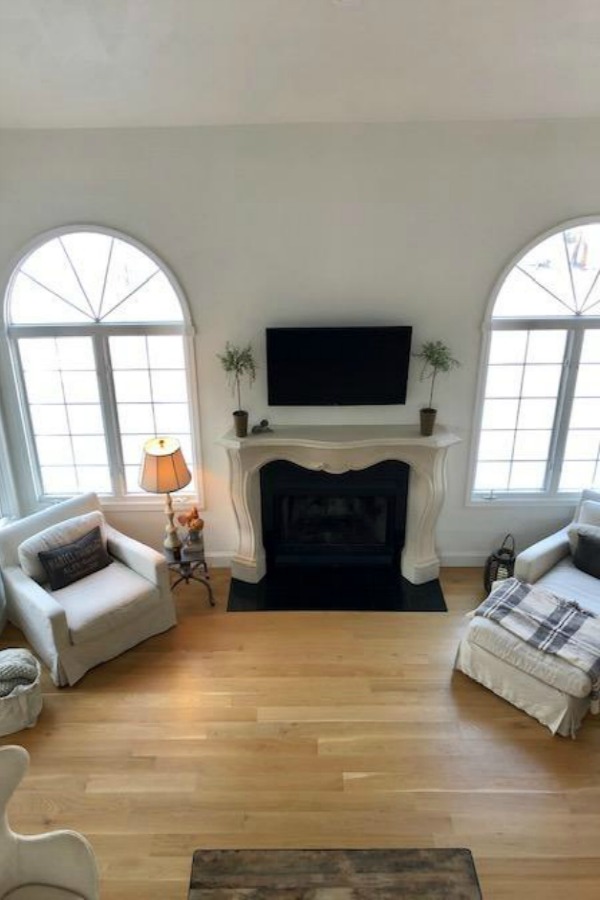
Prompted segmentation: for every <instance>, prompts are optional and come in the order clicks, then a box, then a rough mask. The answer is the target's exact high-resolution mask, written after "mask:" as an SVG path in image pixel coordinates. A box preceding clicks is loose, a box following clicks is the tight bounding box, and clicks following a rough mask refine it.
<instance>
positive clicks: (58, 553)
mask: <svg viewBox="0 0 600 900" xmlns="http://www.w3.org/2000/svg"><path fill="white" fill-rule="evenodd" d="M38 556H39V560H40V562H41V564H42V566H43V567H44V570H45V572H46V575H47V576H48V581H49V582H50V590H52V591H59V590H60V589H61V588H64V587H67V585H69V584H73V582H75V581H80V579H82V578H86V577H87V576H88V575H93V574H94V572H99V571H100V569H105V568H106V566H109V565H110V564H111V562H112V559H111V558H110V556H109V555H108V553H107V552H106V550H105V549H104V544H103V542H102V534H101V532H100V526H98V527H97V528H94V529H93V531H90V532H88V534H84V535H83V537H80V538H78V540H76V541H73V543H72V544H65V545H64V547H56V548H55V549H54V550H42V551H41V552H40V553H39V554H38Z"/></svg>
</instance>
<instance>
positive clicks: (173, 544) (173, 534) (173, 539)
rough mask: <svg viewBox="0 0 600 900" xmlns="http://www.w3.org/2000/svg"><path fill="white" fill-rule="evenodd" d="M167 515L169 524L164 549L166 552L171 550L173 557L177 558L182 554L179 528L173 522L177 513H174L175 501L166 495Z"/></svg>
mask: <svg viewBox="0 0 600 900" xmlns="http://www.w3.org/2000/svg"><path fill="white" fill-rule="evenodd" d="M165 515H166V516H167V519H168V522H167V524H166V526H165V539H164V541H163V547H164V548H165V549H166V550H171V552H172V553H173V555H174V556H177V555H178V554H179V553H180V552H181V541H180V540H179V535H178V534H177V528H176V527H175V522H174V521H173V520H174V518H175V513H174V512H173V501H172V500H171V495H170V494H165Z"/></svg>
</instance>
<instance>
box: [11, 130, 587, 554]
mask: <svg viewBox="0 0 600 900" xmlns="http://www.w3.org/2000/svg"><path fill="white" fill-rule="evenodd" d="M599 158H600V122H598V121H595V120H594V121H583V122H577V121H571V122H567V123H562V124H561V123H493V124H452V125H439V124H432V125H398V126H396V125H382V126H380V125H366V126H323V125H302V126H256V127H238V128H233V127H227V128H222V127H212V128H189V129H157V130H138V131H117V130H114V131H61V132H43V131H40V132H25V131H21V132H17V131H14V132H12V131H5V132H0V289H1V290H2V291H3V290H4V288H5V286H6V282H7V280H8V277H9V274H10V271H11V266H12V263H13V261H14V260H15V259H16V257H17V256H18V254H19V252H20V251H21V250H22V248H23V247H24V245H25V244H27V242H28V241H29V240H30V239H31V238H32V237H33V236H34V235H35V234H36V233H39V232H42V231H44V230H46V229H48V228H51V227H53V226H56V225H61V224H66V223H73V222H89V223H100V224H103V225H107V226H112V227H114V228H118V229H121V230H123V231H124V232H126V233H129V234H131V235H132V236H134V237H135V238H137V239H139V240H140V241H142V242H144V243H146V244H147V245H148V246H149V247H151V248H153V249H154V250H155V251H156V252H157V253H158V254H159V255H160V256H162V258H163V259H165V261H166V262H167V263H168V264H169V265H170V266H171V267H172V268H173V270H174V271H175V273H176V275H177V276H178V277H179V279H180V281H181V284H182V285H183V288H184V290H185V292H186V293H187V296H188V298H189V302H190V306H191V311H192V316H193V318H194V321H195V325H196V328H197V353H198V363H199V366H198V368H199V371H198V376H199V397H200V417H201V423H202V445H203V458H204V478H205V489H206V510H205V518H206V521H207V531H206V540H207V546H208V548H209V550H210V551H211V552H212V553H216V554H227V553H228V552H230V551H231V550H232V549H233V547H234V543H235V522H234V517H233V513H232V509H231V505H230V501H229V495H228V472H227V465H226V457H225V452H224V450H223V449H222V448H220V447H219V446H217V445H216V444H215V441H216V439H217V438H218V437H219V436H220V435H221V434H222V433H223V432H225V431H226V430H227V429H228V427H229V422H230V415H229V414H230V410H231V409H232V408H233V402H232V398H231V396H230V395H229V393H228V391H227V388H226V385H225V382H224V378H223V374H222V371H221V370H220V367H219V364H218V361H217V360H216V356H215V354H216V353H217V352H218V351H220V350H221V349H222V347H223V346H224V344H225V341H226V340H228V339H229V340H232V341H234V342H242V341H247V340H251V341H252V342H253V344H254V347H255V349H256V352H257V356H258V360H259V363H260V365H261V369H260V372H259V378H258V381H257V384H256V386H255V387H254V389H253V390H252V392H251V394H249V395H247V397H246V400H247V405H248V406H249V408H250V410H251V414H252V417H253V419H259V418H261V417H263V416H265V415H266V416H268V417H269V418H270V419H271V421H272V422H273V423H274V424H276V423H277V422H285V421H287V422H316V423H318V422H322V421H336V422H382V421H389V420H392V421H394V422H416V421H417V417H418V408H419V406H420V405H422V402H423V401H424V400H425V398H426V394H427V391H426V386H425V385H423V384H420V383H419V382H418V378H417V374H418V369H417V367H416V366H414V365H413V368H412V373H411V378H410V384H409V394H408V400H407V404H406V406H404V407H379V408H377V407H372V408H339V409H321V410H317V409H295V410H283V409H272V410H269V409H268V408H267V406H266V385H265V367H264V328H265V326H267V325H286V324H318V323H324V324H341V323H347V324H370V323H373V324H376V323H382V324H388V323H389V324H395V323H398V324H410V325H413V326H414V340H415V346H417V347H418V345H419V344H420V343H421V341H422V340H424V339H430V338H431V339H437V338H444V339H445V340H447V342H448V343H449V344H450V346H451V348H452V350H453V352H454V354H455V355H456V356H457V357H458V358H459V359H460V360H462V363H463V366H462V368H461V369H460V370H458V371H457V372H454V373H452V374H451V375H449V376H448V377H447V378H445V379H443V380H440V382H439V393H438V396H437V405H438V407H439V408H440V420H441V421H442V422H443V423H445V424H447V425H449V426H451V427H452V428H453V429H454V430H456V431H457V432H458V433H459V434H460V436H461V437H462V439H463V443H462V445H460V446H459V447H457V448H453V449H452V450H451V451H450V456H449V468H448V475H449V494H448V500H447V503H446V506H445V509H444V511H443V513H442V517H441V520H440V527H439V531H438V538H439V540H438V543H439V548H440V550H441V553H442V555H443V558H444V560H445V561H447V562H456V563H460V562H466V561H469V560H471V561H473V562H475V561H477V560H478V559H480V558H482V557H483V556H485V555H486V554H487V553H488V552H489V550H490V548H491V547H493V546H495V545H496V544H497V543H498V541H499V538H501V537H502V535H503V534H504V533H505V532H506V531H509V530H510V531H513V532H514V533H515V534H516V537H517V540H518V542H519V544H520V545H521V546H523V545H524V544H525V543H526V542H529V541H530V540H531V539H533V538H535V537H537V536H539V535H542V534H544V533H545V532H547V530H548V528H550V527H552V526H553V525H554V524H559V523H562V522H563V521H564V520H566V518H567V517H568V514H569V512H570V509H568V508H565V507H561V506H560V505H553V506H550V507H542V508H541V509H540V508H539V507H538V505H537V504H535V503H532V504H531V506H530V507H529V508H523V507H514V506H513V507H510V508H498V507H489V506H486V507H485V508H483V509H473V508H470V507H468V506H467V505H466V503H465V492H466V477H467V460H468V452H469V443H470V437H471V421H472V416H473V404H474V398H475V391H476V378H477V370H478V355H479V348H480V333H481V324H482V321H483V317H484V312H485V307H486V304H487V301H488V297H489V293H490V291H491V288H492V286H493V283H494V281H495V279H496V277H497V275H498V273H499V272H500V270H501V269H502V267H503V266H504V264H505V263H506V262H507V261H508V260H509V259H510V257H511V256H512V255H513V254H514V253H515V252H517V251H518V250H519V249H520V248H521V247H522V246H523V245H524V244H525V243H526V242H528V241H529V240H530V239H532V238H533V237H534V236H535V235H536V234H538V233H540V232H542V231H544V230H546V229H547V228H549V227H551V226H553V225H555V224H556V223H558V222H561V221H563V220H566V219H569V218H572V217H575V216H579V215H586V214H587V215H591V214H593V213H595V212H600V178H598V159H599ZM0 374H1V376H2V380H1V385H2V397H3V403H4V405H5V406H6V407H7V408H8V409H9V411H10V410H11V409H12V404H13V398H12V396H11V389H10V383H9V381H10V379H9V375H8V371H7V361H6V356H5V353H3V358H2V359H1V360H0ZM10 437H11V442H12V451H13V455H14V457H15V459H20V457H21V453H20V440H19V436H18V433H17V432H16V431H15V429H14V427H13V428H12V431H11V435H10ZM20 478H21V479H23V478H24V473H23V472H21V473H20ZM114 518H115V521H116V522H117V523H119V524H122V525H124V527H126V528H127V530H128V531H130V533H132V534H134V535H137V536H139V537H140V538H142V539H144V540H151V541H153V542H157V541H158V540H159V536H160V529H161V527H162V518H161V515H160V514H158V513H154V514H142V513H136V514H135V515H133V516H131V515H130V516H122V515H121V516H115V517H114Z"/></svg>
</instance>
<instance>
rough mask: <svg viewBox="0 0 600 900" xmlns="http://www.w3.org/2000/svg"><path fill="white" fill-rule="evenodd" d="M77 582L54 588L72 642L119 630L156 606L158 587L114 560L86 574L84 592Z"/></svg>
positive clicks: (82, 641)
mask: <svg viewBox="0 0 600 900" xmlns="http://www.w3.org/2000/svg"><path fill="white" fill-rule="evenodd" d="M81 587H82V585H81V583H80V582H79V581H76V582H74V583H73V584H70V585H68V586H67V587H64V588H61V590H58V591H53V593H52V596H53V597H54V599H55V600H57V601H58V603H60V605H61V606H62V608H63V609H64V611H65V613H66V616H67V624H68V626H69V635H70V637H71V640H72V642H73V643H74V644H83V643H85V641H88V640H94V639H96V638H99V637H102V635H105V634H109V633H110V632H111V631H118V630H119V629H120V628H122V627H124V626H126V625H127V624H128V623H129V621H130V620H131V618H132V617H133V618H136V617H137V616H140V615H143V614H144V610H145V609H150V608H151V607H154V606H159V605H160V602H161V597H160V592H159V590H158V588H157V587H156V586H155V585H153V584H151V583H150V582H149V581H147V580H146V579H145V578H142V576H141V575H138V573H137V572H134V571H133V569H129V568H127V566H124V565H123V563H121V562H118V561H117V560H115V561H114V562H113V564H112V565H111V566H108V567H107V568H105V569H100V571H99V572H94V573H93V574H92V575H88V576H87V578H86V579H85V595H82V593H81Z"/></svg>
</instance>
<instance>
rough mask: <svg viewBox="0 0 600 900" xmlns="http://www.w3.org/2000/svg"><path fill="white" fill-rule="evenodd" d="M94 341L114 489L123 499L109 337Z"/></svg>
mask: <svg viewBox="0 0 600 900" xmlns="http://www.w3.org/2000/svg"><path fill="white" fill-rule="evenodd" d="M93 341H94V354H95V357H96V372H97V376H98V390H99V391H100V405H101V407H102V418H103V421H104V433H105V435H106V451H107V453H108V465H109V468H110V478H111V483H112V489H113V494H114V495H115V497H123V496H124V495H125V470H124V467H123V454H122V451H121V439H120V437H119V420H118V415H117V403H116V398H115V389H114V382H113V377H112V367H111V363H110V351H109V347H108V336H107V335H103V334H98V333H97V334H95V335H94V336H93Z"/></svg>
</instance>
